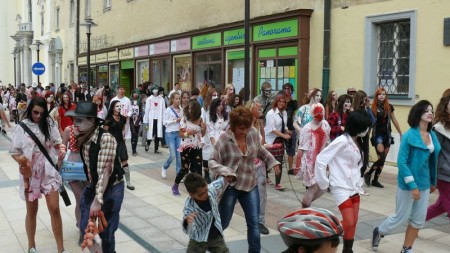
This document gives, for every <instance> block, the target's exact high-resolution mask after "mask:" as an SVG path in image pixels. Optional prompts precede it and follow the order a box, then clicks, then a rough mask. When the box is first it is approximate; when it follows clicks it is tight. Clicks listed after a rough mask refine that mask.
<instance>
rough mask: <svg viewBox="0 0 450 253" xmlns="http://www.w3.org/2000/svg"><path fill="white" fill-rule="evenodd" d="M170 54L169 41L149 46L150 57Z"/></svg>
mask: <svg viewBox="0 0 450 253" xmlns="http://www.w3.org/2000/svg"><path fill="white" fill-rule="evenodd" d="M169 52H170V43H169V41H164V42H160V43H155V44H150V55H155V54H166V53H169Z"/></svg>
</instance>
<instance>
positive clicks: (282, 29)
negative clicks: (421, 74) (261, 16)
mask: <svg viewBox="0 0 450 253" xmlns="http://www.w3.org/2000/svg"><path fill="white" fill-rule="evenodd" d="M296 36H298V20H297V19H292V20H286V21H280V22H275V23H269V24H264V25H257V26H254V27H253V41H264V40H273V39H281V38H289V37H296Z"/></svg>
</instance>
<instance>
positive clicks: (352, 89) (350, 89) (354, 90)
mask: <svg viewBox="0 0 450 253" xmlns="http://www.w3.org/2000/svg"><path fill="white" fill-rule="evenodd" d="M349 92H356V89H355V88H353V87H350V88H348V89H347V93H349Z"/></svg>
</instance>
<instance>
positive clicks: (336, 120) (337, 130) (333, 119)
mask: <svg viewBox="0 0 450 253" xmlns="http://www.w3.org/2000/svg"><path fill="white" fill-rule="evenodd" d="M327 121H328V124H329V125H330V128H331V130H330V140H334V139H336V137H338V136H340V135H341V134H342V133H344V131H342V128H341V126H343V127H345V122H346V121H347V113H344V114H343V115H342V118H341V117H340V116H339V113H338V112H333V113H331V114H330V116H328V119H327Z"/></svg>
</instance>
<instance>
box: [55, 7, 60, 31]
mask: <svg viewBox="0 0 450 253" xmlns="http://www.w3.org/2000/svg"><path fill="white" fill-rule="evenodd" d="M56 31H59V7H58V8H56Z"/></svg>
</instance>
